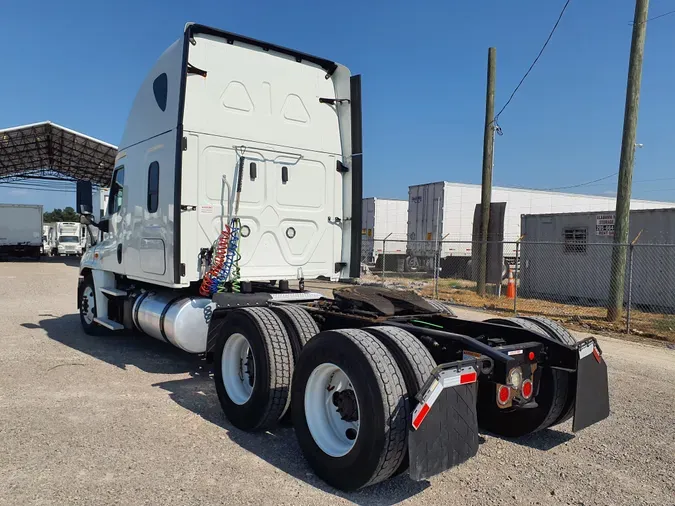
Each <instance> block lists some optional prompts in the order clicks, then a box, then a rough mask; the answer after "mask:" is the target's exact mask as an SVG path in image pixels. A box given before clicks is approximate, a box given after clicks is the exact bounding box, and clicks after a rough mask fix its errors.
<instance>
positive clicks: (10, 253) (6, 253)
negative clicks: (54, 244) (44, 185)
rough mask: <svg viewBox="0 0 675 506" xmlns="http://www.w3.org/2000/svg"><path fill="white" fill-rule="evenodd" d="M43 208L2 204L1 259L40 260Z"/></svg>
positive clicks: (0, 221) (0, 211) (0, 214)
mask: <svg viewBox="0 0 675 506" xmlns="http://www.w3.org/2000/svg"><path fill="white" fill-rule="evenodd" d="M41 248H42V206H41V205H30V204H28V205H27V204H0V257H5V258H6V257H30V258H34V259H36V260H40V249H41Z"/></svg>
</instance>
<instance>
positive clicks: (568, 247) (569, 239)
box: [564, 228, 588, 253]
mask: <svg viewBox="0 0 675 506" xmlns="http://www.w3.org/2000/svg"><path fill="white" fill-rule="evenodd" d="M564 234H565V245H564V251H565V253H586V243H587V242H588V233H587V230H586V229H585V228H566V229H565V232H564Z"/></svg>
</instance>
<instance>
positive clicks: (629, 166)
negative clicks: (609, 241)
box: [607, 0, 649, 321]
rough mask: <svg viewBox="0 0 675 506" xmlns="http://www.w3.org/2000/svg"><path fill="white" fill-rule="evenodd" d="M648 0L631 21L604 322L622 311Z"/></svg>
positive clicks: (639, 3)
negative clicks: (624, 106)
mask: <svg viewBox="0 0 675 506" xmlns="http://www.w3.org/2000/svg"><path fill="white" fill-rule="evenodd" d="M648 10H649V0H636V2H635V16H634V19H633V38H632V40H631V45H630V60H629V63H628V85H627V87H626V108H625V111H624V116H623V137H622V139H621V161H620V162H619V183H618V188H617V191H616V214H615V218H614V248H613V250H612V265H611V269H612V270H611V278H610V286H609V299H608V303H607V320H609V321H617V320H618V319H619V318H620V317H621V312H622V309H623V292H624V277H625V272H626V256H627V251H626V248H627V246H626V244H628V225H629V218H630V197H631V189H632V186H633V166H634V162H635V135H636V130H637V119H638V109H639V107H640V83H641V81H642V59H643V56H644V49H645V36H646V34H647V12H648Z"/></svg>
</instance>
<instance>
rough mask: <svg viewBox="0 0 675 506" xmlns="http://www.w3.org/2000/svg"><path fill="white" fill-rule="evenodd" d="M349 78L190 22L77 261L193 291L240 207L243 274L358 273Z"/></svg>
mask: <svg viewBox="0 0 675 506" xmlns="http://www.w3.org/2000/svg"><path fill="white" fill-rule="evenodd" d="M351 83H352V80H351V76H350V73H349V70H348V69H347V68H346V67H344V66H342V65H339V64H337V63H335V62H332V61H329V60H325V59H322V58H318V57H315V56H311V55H307V54H304V53H300V52H297V51H293V50H290V49H287V48H283V47H280V46H274V45H271V44H267V43H263V42H260V41H256V40H253V39H250V38H247V37H243V36H239V35H236V34H231V33H229V32H222V31H219V30H215V29H212V28H208V27H204V26H201V25H194V24H189V25H187V27H186V30H185V33H184V37H183V38H181V39H180V40H178V41H176V42H175V43H174V44H173V45H171V46H170V47H169V48H168V49H167V50H166V51H165V52H164V54H163V55H162V56H161V57H160V58H159V60H158V61H157V63H156V64H155V66H154V67H153V69H152V70H151V71H150V73H149V74H148V76H147V77H146V79H145V81H144V82H143V84H142V85H141V88H140V90H139V92H138V95H137V96H136V99H135V100H134V103H133V106H132V108H131V112H130V114H129V118H128V121H127V125H126V128H125V131H124V135H123V137H122V141H121V142H120V149H119V153H118V155H117V158H116V161H115V167H114V172H113V174H112V179H111V184H110V191H109V198H108V205H107V215H106V216H105V217H104V219H103V221H104V223H105V225H104V228H105V229H106V232H105V233H104V234H103V237H102V240H101V241H100V242H99V243H98V244H96V245H95V246H94V247H92V248H90V249H89V250H88V252H87V253H86V254H85V256H84V258H83V261H82V268H83V269H85V268H86V269H90V270H102V271H105V272H106V273H112V274H115V275H123V276H126V277H127V278H129V279H134V280H137V281H139V282H145V283H151V284H153V285H156V286H162V287H166V288H171V289H181V288H189V287H190V286H191V285H195V284H198V283H200V282H201V280H202V279H203V276H204V274H205V271H206V268H207V267H208V263H209V262H208V256H209V255H210V254H211V253H210V252H211V250H212V246H213V244H214V242H215V241H217V240H218V238H219V236H220V234H221V233H222V231H223V230H224V229H225V228H226V227H227V226H228V224H229V223H230V222H231V221H232V219H233V218H236V219H237V220H238V224H239V228H238V230H239V236H240V240H239V250H238V265H239V269H240V270H239V272H240V275H239V277H240V279H241V280H242V281H246V282H257V281H268V280H270V279H281V280H298V279H305V278H307V279H311V278H316V277H319V276H323V277H326V278H329V279H333V280H338V279H340V278H348V277H350V275H352V276H358V269H359V265H360V258H359V257H360V255H354V253H356V252H358V249H359V245H358V243H359V241H360V234H359V224H358V221H360V213H361V211H360V206H361V203H360V196H361V195H360V184H361V176H360V165H359V163H357V164H354V163H353V158H352V155H353V153H352V151H353V149H352V131H351V130H352V129H351V115H352V104H351V102H350V95H351V86H352V84H351ZM359 149H360V147H359ZM359 162H360V160H359ZM355 190H356V191H355ZM353 197H354V198H353ZM354 215H356V219H357V223H356V225H354V226H353V225H352V221H353V217H354Z"/></svg>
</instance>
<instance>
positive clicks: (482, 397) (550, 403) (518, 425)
mask: <svg viewBox="0 0 675 506" xmlns="http://www.w3.org/2000/svg"><path fill="white" fill-rule="evenodd" d="M485 322H486V323H499V324H502V325H510V326H514V327H521V328H525V329H528V330H531V331H533V332H537V333H540V334H541V333H543V332H544V331H543V330H542V328H541V327H540V326H539V325H537V324H535V323H534V322H531V321H529V320H526V319H523V318H491V319H489V320H485ZM569 384H570V382H569V374H568V373H566V372H564V371H560V370H558V369H552V368H550V367H542V368H541V376H540V379H539V391H538V392H537V394H536V396H535V401H536V403H537V406H536V407H533V408H527V409H508V408H507V409H500V408H498V407H497V404H496V402H495V388H494V383H491V382H484V383H481V384H480V385H479V388H478V425H479V426H480V427H481V428H483V429H485V430H488V431H490V432H492V433H494V434H497V435H500V436H504V437H512V438H516V437H521V436H525V435H527V434H531V433H534V432H537V431H540V430H543V429H546V428H547V427H550V426H552V425H554V424H555V423H557V420H558V419H560V418H561V417H562V416H564V415H565V408H566V407H567V405H568V400H569V397H570V396H571V395H573V394H572V392H570V390H569Z"/></svg>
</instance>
